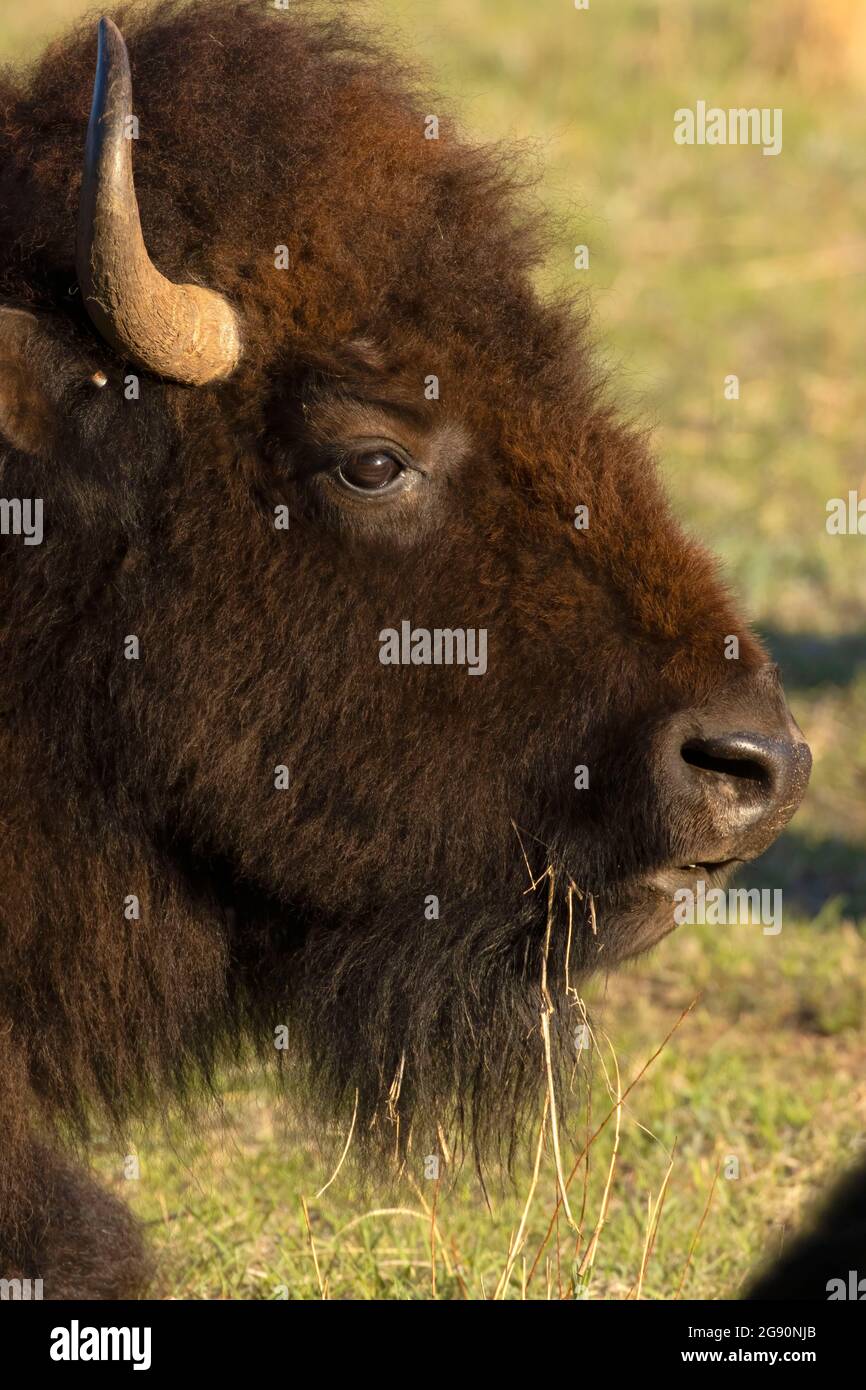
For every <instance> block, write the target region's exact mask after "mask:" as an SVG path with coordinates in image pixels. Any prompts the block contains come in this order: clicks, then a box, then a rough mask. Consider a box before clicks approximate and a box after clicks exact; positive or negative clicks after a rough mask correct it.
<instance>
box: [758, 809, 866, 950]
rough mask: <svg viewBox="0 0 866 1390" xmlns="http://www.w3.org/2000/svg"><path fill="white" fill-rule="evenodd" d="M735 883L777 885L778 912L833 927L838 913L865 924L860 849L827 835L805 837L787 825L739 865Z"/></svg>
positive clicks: (865, 872)
mask: <svg viewBox="0 0 866 1390" xmlns="http://www.w3.org/2000/svg"><path fill="white" fill-rule="evenodd" d="M734 884H735V885H736V886H737V887H739V888H770V889H773V888H781V889H782V893H783V895H784V896H783V902H784V911H785V913H786V914H791V915H792V916H798V917H809V918H815V917H818V918H819V919H820V921H819V925H826V926H834V925H836V923H837V922H838V921H839V920H840V918H842V917H846V918H848V919H853V920H854V921H860V922H862V923H863V926H864V929H866V851H864V850H863V849H861V848H859V847H858V846H857V845H853V844H851V843H850V842H848V841H846V840H842V839H839V838H837V837H831V838H828V839H824V840H818V841H813V840H807V839H805V838H804V837H803V836H801V835H799V834H798V833H797V831H796V830H789V831H787V833H786V834H784V835H783V836H782V838H781V839H780V840H778V841H777V842H776V844H774V845H773V846H772V847H771V848H770V849H768V850H767V853H766V854H762V855H761V857H760V859H756V860H755V862H754V863H753V864H745V865H744V866H743V868H742V869H741V870H740V872H739V873H738V874H737V875H736V877H735V879H734Z"/></svg>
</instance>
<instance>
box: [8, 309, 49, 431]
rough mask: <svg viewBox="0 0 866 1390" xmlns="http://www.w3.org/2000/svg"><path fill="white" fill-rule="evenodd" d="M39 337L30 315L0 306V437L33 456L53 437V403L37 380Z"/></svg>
mask: <svg viewBox="0 0 866 1390" xmlns="http://www.w3.org/2000/svg"><path fill="white" fill-rule="evenodd" d="M39 338H40V330H39V320H38V319H37V318H35V317H34V315H33V314H28V313H26V312H25V311H24V310H23V309H3V308H0V437H2V438H3V439H5V440H6V442H7V443H9V444H11V445H12V447H13V448H14V449H19V450H20V451H21V453H23V454H30V455H32V456H34V457H38V456H39V455H40V454H44V453H46V452H47V451H48V450H49V449H50V447H51V445H52V443H53V442H54V441H55V439H56V437H57V419H56V412H55V407H54V403H53V401H52V400H51V399H50V397H49V395H48V393H47V392H46V391H45V390H43V388H42V385H41V384H40V380H39V369H40V360H39V359H40V356H41V354H40V353H39V352H38V350H37V349H38V344H39Z"/></svg>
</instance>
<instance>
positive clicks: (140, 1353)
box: [49, 1318, 151, 1371]
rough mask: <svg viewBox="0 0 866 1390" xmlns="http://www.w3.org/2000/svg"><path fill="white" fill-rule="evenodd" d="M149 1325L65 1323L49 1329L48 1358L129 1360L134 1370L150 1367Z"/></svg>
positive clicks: (75, 1320)
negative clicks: (49, 1344)
mask: <svg viewBox="0 0 866 1390" xmlns="http://www.w3.org/2000/svg"><path fill="white" fill-rule="evenodd" d="M150 1339H151V1329H150V1328H149V1327H82V1326H81V1325H80V1323H79V1321H78V1319H77V1318H73V1319H72V1322H71V1323H70V1324H69V1326H68V1327H53V1328H52V1329H51V1346H50V1348H49V1355H50V1357H51V1360H52V1361H131V1362H132V1369H133V1370H134V1371H148V1370H150Z"/></svg>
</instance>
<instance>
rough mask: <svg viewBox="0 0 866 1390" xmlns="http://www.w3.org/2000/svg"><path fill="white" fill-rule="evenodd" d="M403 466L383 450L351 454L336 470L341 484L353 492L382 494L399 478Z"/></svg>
mask: <svg viewBox="0 0 866 1390" xmlns="http://www.w3.org/2000/svg"><path fill="white" fill-rule="evenodd" d="M403 470H404V464H402V463H401V462H400V460H399V459H398V458H395V456H394V455H393V454H389V453H387V452H386V451H385V450H384V449H374V450H371V451H370V452H369V453H365V454H352V455H351V457H349V458H347V459H345V460H344V461H343V463H341V464H340V467H339V468H338V469H337V475H338V477H339V478H340V480H341V482H343V483H345V484H346V486H347V487H350V488H352V489H353V490H354V491H355V492H382V491H383V489H385V488H387V487H390V486H391V484H392V483H394V482H396V480H397V479H398V478H399V477H400V475H401V473H402V472H403Z"/></svg>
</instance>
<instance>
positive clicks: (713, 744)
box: [680, 738, 773, 790]
mask: <svg viewBox="0 0 866 1390" xmlns="http://www.w3.org/2000/svg"><path fill="white" fill-rule="evenodd" d="M744 743H745V740H742V738H737V739H731V740H726V739H689V740H688V742H687V743H684V744H683V746H682V748H681V749H680V754H681V757H682V759H683V761H684V762H686V763H688V764H689V766H690V767H699V768H702V769H703V770H704V771H705V772H715V773H718V774H719V776H723V777H736V778H739V779H741V780H743V781H746V782H757V783H758V784H759V786H761V787H763V788H766V789H767V790H769V789H770V787H771V785H772V781H773V768H772V763H771V762H770V761H769V760H765V759H764V758H763V757H760V756H756V750H755V749H754V748H748V745H747V744H746V745H745V746H744ZM747 750H748V751H747Z"/></svg>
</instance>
